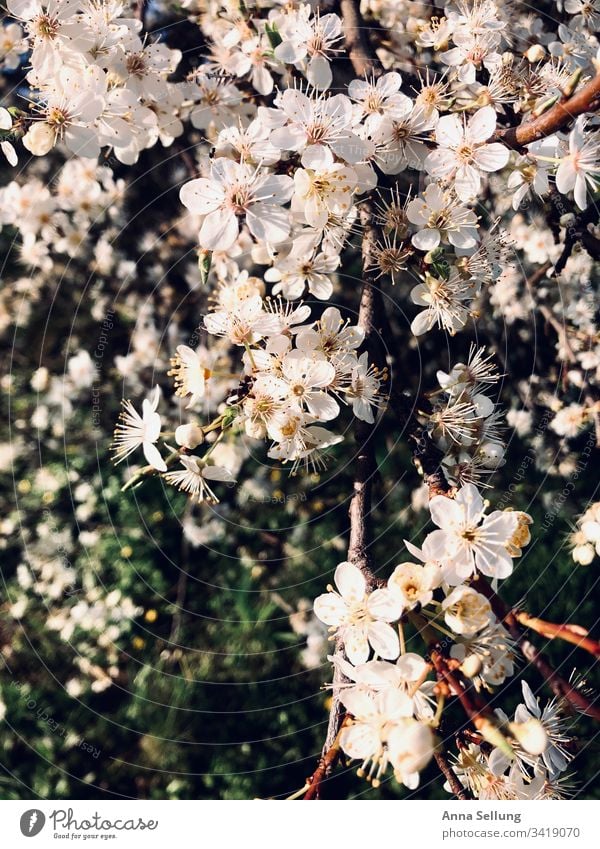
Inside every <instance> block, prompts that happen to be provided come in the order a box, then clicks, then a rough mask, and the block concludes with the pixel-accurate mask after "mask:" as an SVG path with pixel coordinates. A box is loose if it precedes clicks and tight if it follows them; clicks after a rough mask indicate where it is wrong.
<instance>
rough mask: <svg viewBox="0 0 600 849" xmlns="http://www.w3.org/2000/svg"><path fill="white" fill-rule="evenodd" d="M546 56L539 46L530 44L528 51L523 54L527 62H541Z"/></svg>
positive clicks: (543, 49)
mask: <svg viewBox="0 0 600 849" xmlns="http://www.w3.org/2000/svg"><path fill="white" fill-rule="evenodd" d="M545 55H546V50H545V48H544V47H543V46H542V45H541V44H532V45H531V47H530V48H529V50H527V52H526V53H525V58H526V59H527V61H528V62H532V63H535V62H541V61H542V59H543V58H544V56H545Z"/></svg>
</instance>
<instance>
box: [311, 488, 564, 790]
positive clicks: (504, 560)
mask: <svg viewBox="0 0 600 849" xmlns="http://www.w3.org/2000/svg"><path fill="white" fill-rule="evenodd" d="M487 507H488V505H487V503H486V502H485V501H484V500H483V498H482V497H481V495H480V493H479V491H478V490H477V488H476V487H475V486H474V485H473V484H465V485H464V486H463V487H461V488H460V490H459V491H458V492H457V493H456V495H455V496H454V497H453V498H450V497H448V496H445V495H437V496H434V497H433V498H432V499H431V501H430V504H429V509H430V513H431V519H432V521H433V523H434V524H435V525H437V529H436V530H434V531H432V532H431V533H429V534H428V535H427V536H426V537H425V540H424V541H423V544H422V547H421V548H418V547H417V546H415V545H414V544H413V543H411V542H408V541H405V545H406V548H407V549H408V551H409V553H410V554H411V555H412V556H413V558H414V559H413V560H412V561H406V562H402V563H400V564H399V565H398V566H396V568H395V569H394V571H393V572H392V574H391V575H390V577H389V578H388V580H387V583H386V586H385V587H377V588H375V589H373V588H372V587H369V585H368V583H367V580H366V578H365V576H364V574H363V573H362V572H361V570H360V569H359V568H358V567H357V566H356V565H354V564H352V563H349V562H345V563H341V564H340V565H339V566H338V567H337V569H336V572H335V584H336V587H337V589H333V588H330V590H329V592H328V593H326V594H324V595H321V596H319V597H318V598H317V599H316V600H315V604H314V610H315V614H316V615H317V617H318V618H319V619H320V620H321V621H322V622H324V623H325V624H326V625H328V626H329V628H330V631H331V633H332V636H333V638H335V639H337V640H339V641H340V643H341V645H342V647H343V653H344V655H345V657H346V658H347V661H346V660H340V657H339V656H338V655H336V656H335V657H334V658H332V660H333V662H334V663H335V664H339V665H340V668H341V669H342V671H343V673H344V675H345V676H346V678H348V679H349V680H350V681H351V682H355V686H352V687H350V689H345V690H344V691H342V693H341V695H340V700H341V702H342V704H344V706H345V707H346V708H347V710H348V711H349V713H350V714H352V716H353V719H352V720H350V722H349V724H348V727H347V728H344V729H343V730H342V734H341V738H340V744H341V746H342V748H343V749H344V751H345V752H346V754H347V755H348V756H349V757H350V758H358V759H361V760H363V761H364V763H363V766H362V767H361V770H363V771H364V770H366V768H367V765H368V764H371V766H370V768H369V773H368V776H369V777H370V778H373V779H374V780H376V781H379V779H380V778H381V775H382V774H383V773H384V772H385V770H386V767H387V765H388V763H389V764H391V766H392V768H393V770H394V775H395V777H396V778H397V779H398V780H399V781H401V782H402V783H404V784H405V785H406V786H407V787H411V788H414V787H416V786H417V785H418V774H419V772H420V771H421V770H422V769H423V767H424V766H425V765H426V764H427V762H428V761H429V759H430V758H431V756H432V754H433V750H434V748H435V740H434V729H435V727H436V722H435V721H434V714H435V710H434V706H435V698H434V693H433V687H434V681H432V680H431V679H430V673H431V671H432V668H431V665H430V664H428V663H427V662H426V661H425V659H424V658H423V657H420V656H419V655H416V654H414V653H412V652H408V653H407V652H406V651H405V649H404V648H403V645H402V642H401V639H400V637H399V634H401V633H402V626H401V625H400V626H399V629H397V628H396V627H394V626H393V624H392V623H398V622H400V621H401V620H402V621H407V619H410V617H411V615H412V616H413V617H414V616H417V619H416V620H414V622H413V624H417V625H418V627H419V628H420V630H421V631H422V632H423V629H424V628H425V629H434V630H436V629H437V630H438V631H439V632H440V633H442V634H445V635H447V636H450V637H451V638H452V640H453V645H452V648H451V652H450V655H451V657H452V658H454V659H455V660H456V661H457V664H458V666H459V668H460V669H461V671H462V672H463V673H464V674H465V675H466V676H467V677H468V678H470V679H472V680H473V682H474V683H475V685H476V686H477V688H482V687H483V688H485V689H489V690H491V689H492V687H495V686H498V685H500V684H502V683H503V681H504V680H505V679H506V678H507V677H510V676H512V675H513V674H514V659H515V653H514V648H513V646H512V641H511V638H510V635H509V634H508V633H507V631H506V630H505V628H504V627H503V625H502V624H501V623H500V622H499V621H498V619H497V618H496V616H495V615H494V613H493V610H492V607H491V604H490V602H489V600H488V599H487V598H486V596H485V595H483V594H482V593H480V592H478V590H477V589H476V588H475V587H473V586H471V585H470V583H471V579H472V578H473V577H475V576H477V575H484V576H487V577H491V578H494V579H498V580H500V579H504V578H507V577H508V576H509V575H510V574H511V572H512V570H513V560H514V558H516V557H519V556H520V555H521V551H522V548H523V547H524V546H525V545H527V543H528V542H529V540H530V533H529V525H530V523H531V517H530V516H528V515H527V514H526V513H521V512H516V511H512V510H494V511H492V512H491V513H488V512H487ZM503 725H504V726H506V727H508V721H505V722H503ZM533 725H534V724H533V723H531V724H529V725H527V720H526V719H525V718H523V717H521V716H520V715H519V716H518V717H516V719H515V724H514V725H513V726H510V728H509V733H510V736H511V737H512V738H515V737H516V739H517V741H519V740H520V741H521V744H522V745H524V746H525V750H526V751H530V750H531V747H532V746H535V745H536V741H537V742H538V743H539V741H540V740H541V744H540V752H542V751H544V752H545V751H546V748H547V745H548V743H547V739H546V736H545V731H544V729H542V728H539V727H537V726H536V730H537V734H534V729H533ZM542 725H543V722H542ZM521 726H523V727H521ZM530 741H533V742H530ZM527 746H529V749H527ZM535 754H539V753H538V752H535ZM509 766H510V764H509ZM551 777H553V776H551Z"/></svg>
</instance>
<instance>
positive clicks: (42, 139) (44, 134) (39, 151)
mask: <svg viewBox="0 0 600 849" xmlns="http://www.w3.org/2000/svg"><path fill="white" fill-rule="evenodd" d="M55 142H56V134H55V132H54V130H53V129H52V127H51V126H50V125H49V124H46V122H45V121H36V122H35V124H33V125H32V126H31V127H30V128H29V129H28V130H27V132H26V133H25V135H24V136H23V147H25V148H27V150H28V151H29V152H30V153H33V155H34V156H45V154H46V153H48V152H49V151H51V150H52V148H53V147H54V143H55Z"/></svg>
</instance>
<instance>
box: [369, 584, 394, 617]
mask: <svg viewBox="0 0 600 849" xmlns="http://www.w3.org/2000/svg"><path fill="white" fill-rule="evenodd" d="M367 609H368V611H369V613H370V614H371V616H374V617H375V618H376V619H383V621H384V622H395V621H396V620H397V619H399V618H400V615H401V613H402V604H401V603H400V602H399V601H398V599H397V598H396V596H395V595H393V594H392V593H391V592H390V591H389V590H386V589H380V590H375V591H374V592H372V593H371V595H370V596H369V598H368V601H367Z"/></svg>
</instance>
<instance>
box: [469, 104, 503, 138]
mask: <svg viewBox="0 0 600 849" xmlns="http://www.w3.org/2000/svg"><path fill="white" fill-rule="evenodd" d="M495 129H496V110H495V109H494V108H493V106H484V107H483V109H478V110H477V112H476V113H475V114H474V115H473V117H472V118H471V119H470V120H469V123H468V124H467V137H468V138H469V140H470V141H473V142H479V143H480V142H484V141H485V140H486V139H489V137H490V136H491V135H492V133H493V132H494V130H495Z"/></svg>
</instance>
